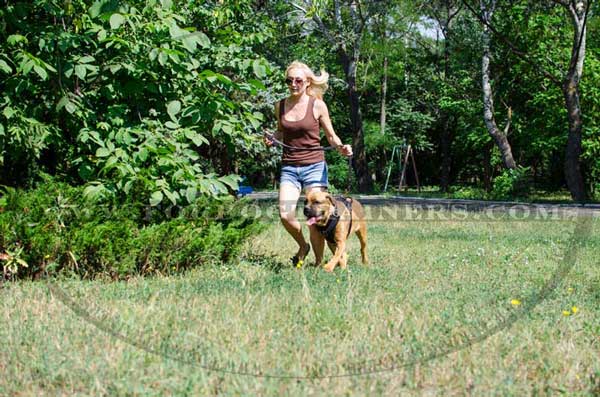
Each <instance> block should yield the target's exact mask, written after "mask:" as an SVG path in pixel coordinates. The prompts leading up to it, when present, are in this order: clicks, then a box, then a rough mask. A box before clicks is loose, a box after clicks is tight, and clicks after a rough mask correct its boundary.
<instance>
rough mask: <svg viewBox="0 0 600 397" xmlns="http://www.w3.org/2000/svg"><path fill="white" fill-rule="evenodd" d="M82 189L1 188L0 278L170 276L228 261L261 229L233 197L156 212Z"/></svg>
mask: <svg viewBox="0 0 600 397" xmlns="http://www.w3.org/2000/svg"><path fill="white" fill-rule="evenodd" d="M82 190H83V188H74V187H71V186H69V185H66V184H63V183H56V182H53V181H47V182H46V183H44V184H42V185H41V186H39V187H38V188H36V189H35V190H31V191H22V190H17V189H12V188H4V189H3V193H1V194H2V196H1V197H0V264H2V266H3V270H4V275H5V276H10V277H12V278H27V277H32V276H33V277H37V276H40V275H43V274H46V273H47V274H50V275H52V274H57V273H61V272H62V273H64V272H69V273H74V274H77V275H79V276H81V277H86V278H92V277H95V276H98V275H108V276H110V277H112V278H123V277H128V276H131V275H134V274H152V273H163V274H166V273H173V272H177V271H181V270H184V269H188V268H190V267H193V266H198V265H201V264H203V263H207V262H224V261H228V260H229V259H231V258H232V257H233V256H235V255H236V254H237V253H238V250H239V248H240V246H241V244H242V243H243V241H244V240H245V239H246V238H248V237H249V236H250V235H252V234H253V233H254V232H256V231H258V230H259V229H260V228H261V224H260V223H259V222H258V221H257V220H256V219H252V218H250V217H246V216H243V212H242V211H241V209H242V208H243V206H244V205H245V201H238V200H235V199H234V198H232V197H228V198H225V199H214V198H213V199H209V198H201V199H199V200H197V201H196V202H194V203H193V204H192V205H189V206H187V207H184V208H162V209H161V208H160V207H150V206H147V207H143V206H139V205H134V204H130V205H120V206H117V205H102V204H98V203H89V202H86V201H85V200H84V199H83V194H82Z"/></svg>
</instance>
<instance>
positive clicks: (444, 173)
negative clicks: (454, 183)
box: [440, 115, 452, 192]
mask: <svg viewBox="0 0 600 397" xmlns="http://www.w3.org/2000/svg"><path fill="white" fill-rule="evenodd" d="M443 117H444V120H443V123H442V134H441V137H440V156H441V164H440V189H441V191H442V192H448V189H449V188H450V171H451V168H452V151H451V149H452V133H451V131H450V119H449V116H448V115H444V116H443Z"/></svg>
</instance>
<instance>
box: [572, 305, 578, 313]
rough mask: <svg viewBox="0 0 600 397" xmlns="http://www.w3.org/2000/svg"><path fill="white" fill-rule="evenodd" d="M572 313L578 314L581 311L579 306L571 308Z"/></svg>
mask: <svg viewBox="0 0 600 397" xmlns="http://www.w3.org/2000/svg"><path fill="white" fill-rule="evenodd" d="M571 311H572V312H573V314H577V312H578V311H579V308H578V307H577V306H573V307H572V308H571Z"/></svg>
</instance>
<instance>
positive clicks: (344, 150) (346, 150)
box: [337, 145, 352, 157]
mask: <svg viewBox="0 0 600 397" xmlns="http://www.w3.org/2000/svg"><path fill="white" fill-rule="evenodd" d="M337 151H338V152H339V153H340V154H342V155H343V156H346V157H352V146H350V145H339V146H338V147H337Z"/></svg>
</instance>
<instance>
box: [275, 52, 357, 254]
mask: <svg viewBox="0 0 600 397" xmlns="http://www.w3.org/2000/svg"><path fill="white" fill-rule="evenodd" d="M328 79H329V75H328V74H327V73H326V72H325V71H323V70H322V71H321V74H320V76H316V75H315V74H314V73H313V71H312V70H311V69H310V68H309V67H308V66H307V65H305V64H304V63H301V62H297V61H296V62H292V64H291V65H290V66H288V68H287V70H286V77H285V82H286V84H287V86H288V89H289V91H290V95H289V96H288V97H287V98H286V99H283V100H281V101H280V102H278V103H276V104H275V115H276V116H277V132H276V133H275V134H274V136H273V137H274V138H275V139H277V140H279V141H283V143H284V144H286V145H288V146H291V147H294V148H311V147H313V148H314V147H318V146H320V140H321V138H320V130H321V128H323V130H324V131H325V136H326V137H327V140H328V141H329V144H330V145H331V146H333V147H335V148H336V149H337V150H338V151H339V152H340V153H341V154H342V155H344V156H352V147H351V146H350V145H343V144H342V141H341V140H340V138H339V137H338V136H337V135H336V133H335V132H334V130H333V126H332V125H331V119H330V118H329V111H328V110H327V105H325V102H323V94H324V93H325V90H326V89H327V80H328ZM265 142H266V143H267V145H269V146H270V145H272V144H273V141H272V140H271V139H269V138H266V139H265ZM281 162H282V167H281V177H280V184H279V217H280V219H281V222H282V223H283V226H284V228H285V230H287V231H288V233H289V234H290V235H291V236H292V237H293V238H294V240H295V241H296V243H297V244H298V252H297V253H296V255H294V257H293V258H292V262H293V264H294V266H301V265H302V263H303V261H304V258H305V257H306V256H307V255H308V253H309V251H310V244H308V243H307V242H306V240H305V239H304V235H303V234H302V225H301V224H300V222H298V220H297V219H296V205H297V203H298V198H300V193H301V190H302V189H304V193H305V194H306V193H308V192H310V191H312V190H315V189H316V190H320V191H323V190H327V186H328V180H327V164H326V163H325V155H324V152H323V151H322V150H310V151H309V150H297V149H289V148H286V147H284V149H283V155H282V161H281ZM308 228H309V234H310V241H311V243H312V245H313V251H314V252H315V256H316V255H318V254H317V253H318V252H323V247H318V246H317V245H318V244H321V245H322V244H323V240H322V239H318V238H316V237H317V233H319V232H318V230H317V228H316V226H314V225H309V226H308ZM321 260H322V258H316V263H320V262H321Z"/></svg>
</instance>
